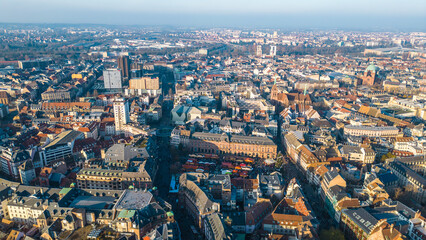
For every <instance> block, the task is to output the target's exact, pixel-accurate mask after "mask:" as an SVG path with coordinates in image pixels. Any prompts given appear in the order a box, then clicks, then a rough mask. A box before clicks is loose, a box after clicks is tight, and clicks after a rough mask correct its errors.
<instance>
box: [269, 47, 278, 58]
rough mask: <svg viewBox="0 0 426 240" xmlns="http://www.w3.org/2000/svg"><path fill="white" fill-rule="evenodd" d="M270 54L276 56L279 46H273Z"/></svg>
mask: <svg viewBox="0 0 426 240" xmlns="http://www.w3.org/2000/svg"><path fill="white" fill-rule="evenodd" d="M269 55H271V56H272V57H275V55H277V46H271V49H270V52H269Z"/></svg>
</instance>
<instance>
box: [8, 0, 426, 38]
mask: <svg viewBox="0 0 426 240" xmlns="http://www.w3.org/2000/svg"><path fill="white" fill-rule="evenodd" d="M0 22H3V23H94V24H115V25H149V26H153V25H169V26H182V27H192V26H193V27H245V28H252V27H254V28H289V29H297V28H324V29H354V30H357V29H370V30H380V29H387V30H392V29H395V30H417V31H426V0H404V1H401V0H149V1H148V0H0Z"/></svg>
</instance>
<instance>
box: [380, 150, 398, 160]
mask: <svg viewBox="0 0 426 240" xmlns="http://www.w3.org/2000/svg"><path fill="white" fill-rule="evenodd" d="M395 157H396V156H395V155H393V154H392V153H391V152H388V153H386V154H385V155H383V156H382V157H381V158H380V161H381V162H385V161H386V159H389V158H395Z"/></svg>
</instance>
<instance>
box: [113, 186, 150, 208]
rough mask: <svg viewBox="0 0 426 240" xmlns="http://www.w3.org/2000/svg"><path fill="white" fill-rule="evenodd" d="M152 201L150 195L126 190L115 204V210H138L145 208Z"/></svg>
mask: <svg viewBox="0 0 426 240" xmlns="http://www.w3.org/2000/svg"><path fill="white" fill-rule="evenodd" d="M151 200H152V193H150V192H145V191H134V190H126V191H125V192H124V193H123V195H121V197H120V199H119V200H118V202H117V203H116V204H115V206H114V208H115V209H128V210H139V209H142V208H145V207H146V206H147V205H148V204H149V203H150V202H151Z"/></svg>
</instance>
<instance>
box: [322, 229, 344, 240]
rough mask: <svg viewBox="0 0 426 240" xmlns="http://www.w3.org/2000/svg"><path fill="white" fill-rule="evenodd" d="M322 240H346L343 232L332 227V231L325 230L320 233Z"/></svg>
mask: <svg viewBox="0 0 426 240" xmlns="http://www.w3.org/2000/svg"><path fill="white" fill-rule="evenodd" d="M320 239H321V240H329V239H333V240H345V236H344V235H343V232H342V231H340V230H339V229H337V228H334V227H331V228H330V229H323V230H321V232H320Z"/></svg>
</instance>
